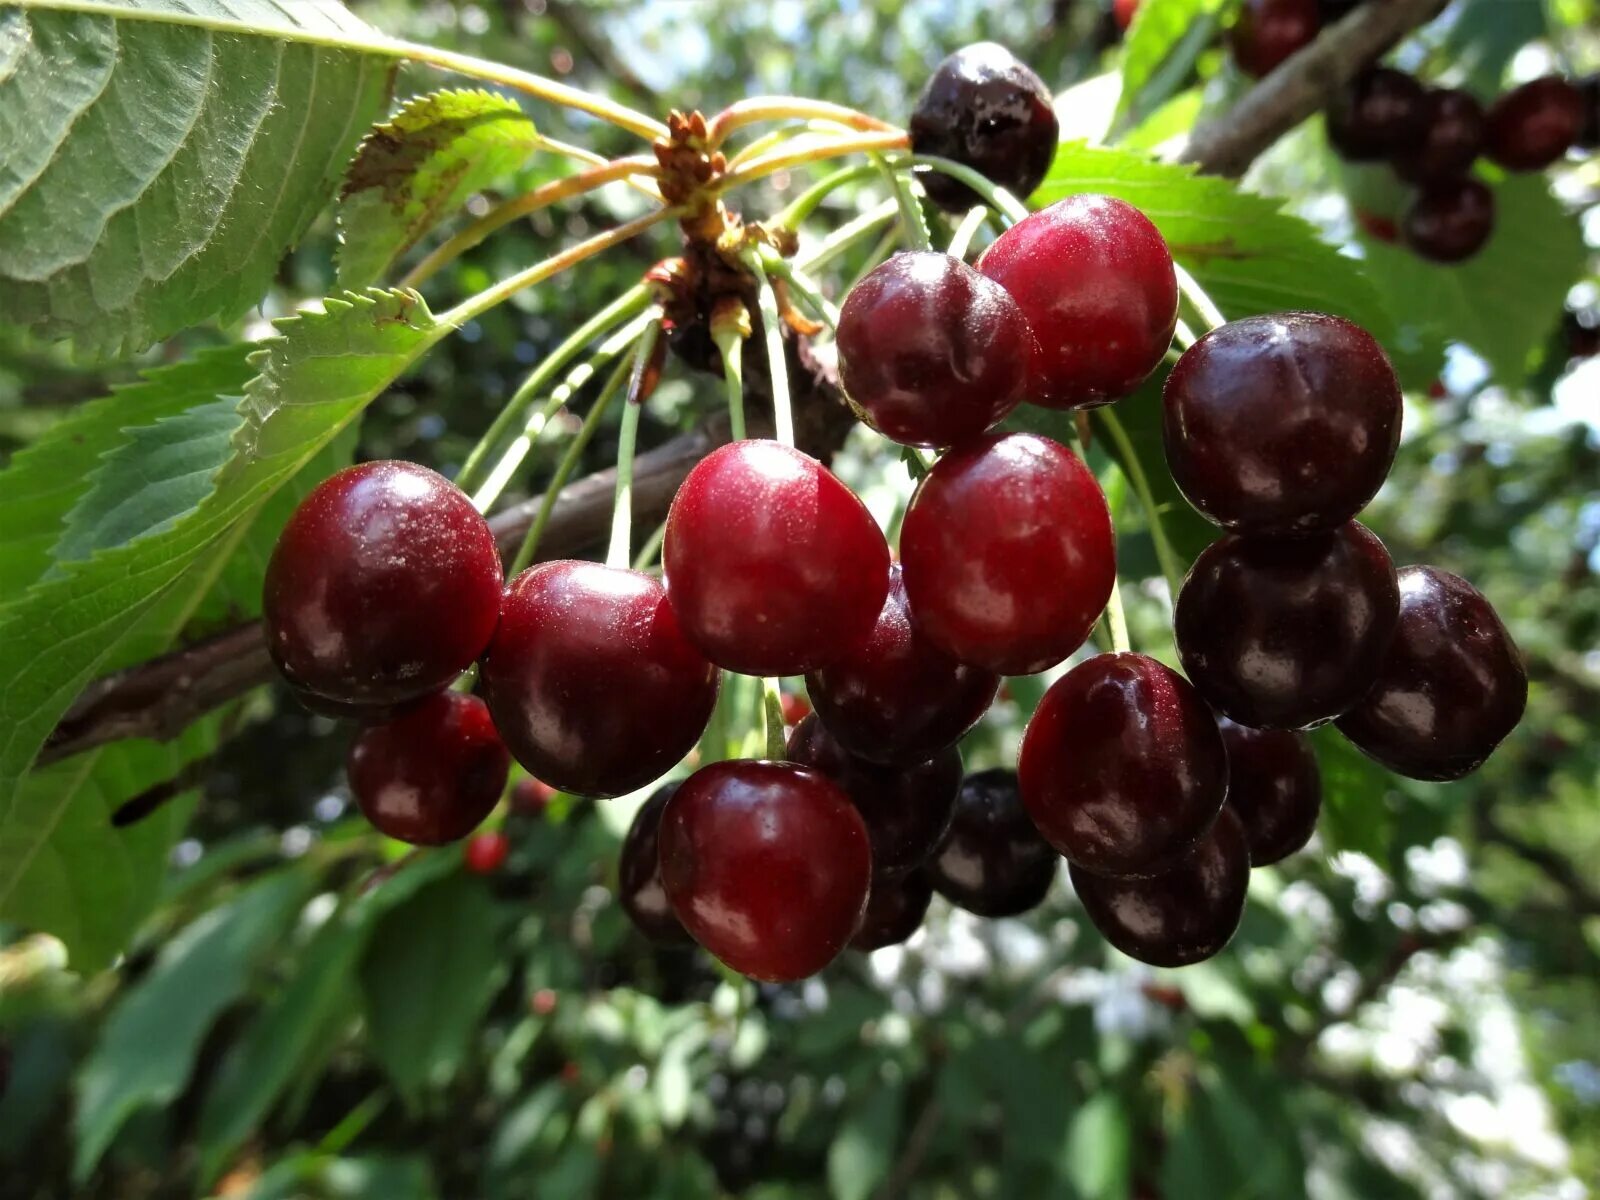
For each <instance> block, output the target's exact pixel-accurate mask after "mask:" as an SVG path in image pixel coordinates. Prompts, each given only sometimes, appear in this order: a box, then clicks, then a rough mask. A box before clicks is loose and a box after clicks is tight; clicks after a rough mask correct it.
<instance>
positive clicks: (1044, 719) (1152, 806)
mask: <svg viewBox="0 0 1600 1200" xmlns="http://www.w3.org/2000/svg"><path fill="white" fill-rule="evenodd" d="M1017 778H1018V780H1019V781H1020V783H1021V786H1022V799H1023V803H1025V804H1026V805H1027V806H1028V815H1029V816H1030V817H1032V818H1033V823H1034V824H1035V825H1037V826H1038V827H1039V832H1040V833H1042V834H1044V836H1045V840H1046V841H1048V842H1049V843H1050V844H1051V845H1052V846H1054V847H1055V848H1056V849H1057V850H1058V851H1060V853H1061V854H1062V855H1064V856H1065V857H1066V858H1067V859H1068V861H1070V862H1073V863H1075V864H1077V865H1078V866H1080V867H1082V868H1084V869H1085V870H1088V871H1094V872H1096V873H1098V874H1102V875H1153V874H1155V873H1157V872H1159V871H1162V870H1165V869H1166V868H1168V867H1170V866H1171V865H1172V864H1173V863H1174V862H1175V861H1177V860H1178V859H1179V858H1181V857H1182V856H1183V855H1184V854H1185V853H1187V852H1188V851H1189V850H1190V849H1192V848H1193V847H1194V845H1195V843H1196V842H1198V841H1199V840H1200V838H1201V836H1202V835H1204V833H1205V831H1206V830H1207V829H1209V828H1210V827H1211V822H1212V821H1214V820H1215V819H1216V816H1217V812H1218V810H1219V809H1221V808H1222V802H1223V799H1224V797H1225V796H1226V794H1227V790H1228V756H1227V752H1226V751H1225V750H1224V749H1223V745H1222V735H1221V734H1220V733H1218V732H1217V723H1216V720H1215V719H1214V718H1213V717H1212V715H1211V710H1210V709H1208V708H1207V707H1206V706H1205V702H1204V701H1202V700H1201V699H1200V696H1199V695H1198V693H1196V692H1195V690H1194V688H1192V687H1190V686H1189V684H1188V682H1187V681H1186V680H1185V679H1184V678H1183V677H1182V676H1181V675H1179V674H1178V673H1177V672H1176V671H1174V670H1172V669H1171V668H1170V667H1166V666H1163V665H1162V664H1161V663H1159V662H1157V661H1156V660H1155V659H1153V658H1150V657H1148V656H1147V655H1143V654H1127V653H1123V654H1101V655H1098V656H1096V657H1094V658H1091V659H1090V660H1089V661H1088V662H1084V663H1079V664H1078V665H1077V666H1076V667H1074V668H1072V670H1070V671H1068V672H1067V673H1066V674H1065V675H1063V676H1062V677H1061V678H1060V679H1059V680H1057V681H1056V682H1055V683H1054V684H1053V685H1052V686H1051V688H1050V690H1049V691H1047V692H1046V693H1045V694H1044V699H1043V700H1041V701H1040V702H1039V707H1038V709H1037V710H1036V711H1035V712H1034V714H1033V719H1032V720H1031V721H1029V722H1028V728H1027V731H1026V732H1025V733H1024V734H1023V737H1022V752H1021V754H1020V756H1019V757H1018V760H1017Z"/></svg>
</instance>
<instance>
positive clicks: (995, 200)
mask: <svg viewBox="0 0 1600 1200" xmlns="http://www.w3.org/2000/svg"><path fill="white" fill-rule="evenodd" d="M911 163H912V165H913V166H918V167H931V168H932V169H933V170H935V171H938V172H939V173H940V174H942V175H948V176H950V178H952V179H954V180H956V181H957V182H960V183H964V184H966V185H967V186H968V187H969V188H971V189H972V190H973V191H975V192H977V193H978V195H979V196H980V197H982V198H983V201H984V203H985V204H987V205H988V206H989V207H990V208H992V209H994V210H995V212H997V213H999V214H1000V215H1001V216H1002V217H1004V218H1006V221H1007V222H1008V223H1009V224H1012V225H1015V224H1016V223H1017V222H1018V221H1020V220H1022V218H1023V217H1025V216H1027V215H1028V208H1027V205H1025V204H1023V203H1022V201H1020V200H1018V199H1017V198H1016V197H1015V196H1013V195H1012V194H1011V193H1010V192H1008V191H1006V189H1005V188H1003V187H998V186H996V185H995V184H994V183H993V182H991V181H990V180H988V179H985V178H984V177H983V176H982V175H980V174H978V172H976V171H974V170H973V169H972V168H971V167H969V166H966V165H964V164H962V163H958V162H956V161H954V160H953V159H949V158H938V157H936V156H935V155H932V154H913V155H911Z"/></svg>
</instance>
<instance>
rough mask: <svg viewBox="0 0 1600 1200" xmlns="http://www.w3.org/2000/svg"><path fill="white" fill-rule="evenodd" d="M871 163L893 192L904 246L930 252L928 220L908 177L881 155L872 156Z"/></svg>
mask: <svg viewBox="0 0 1600 1200" xmlns="http://www.w3.org/2000/svg"><path fill="white" fill-rule="evenodd" d="M872 161H873V163H874V164H875V165H876V166H877V167H878V169H879V170H881V171H882V172H883V174H884V178H886V179H887V180H888V181H889V187H890V188H891V189H893V191H894V199H895V203H896V204H898V205H899V206H900V223H901V224H902V225H903V226H904V227H905V230H904V232H905V239H906V244H907V245H909V246H910V247H911V249H913V250H931V249H932V248H933V237H932V235H931V234H929V233H928V218H927V216H926V214H924V213H923V211H922V201H920V200H919V199H917V193H916V191H915V189H914V188H913V187H912V184H911V178H910V176H909V175H908V174H906V173H905V172H902V171H896V170H895V169H894V168H892V167H891V166H889V164H888V163H887V162H885V161H884V159H883V156H882V155H878V154H874V155H873V156H872Z"/></svg>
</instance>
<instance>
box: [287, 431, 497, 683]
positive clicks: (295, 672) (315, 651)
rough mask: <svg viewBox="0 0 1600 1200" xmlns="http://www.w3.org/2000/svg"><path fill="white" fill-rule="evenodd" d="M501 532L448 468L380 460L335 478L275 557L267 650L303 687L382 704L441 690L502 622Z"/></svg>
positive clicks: (303, 509) (291, 526) (320, 488)
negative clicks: (492, 530)
mask: <svg viewBox="0 0 1600 1200" xmlns="http://www.w3.org/2000/svg"><path fill="white" fill-rule="evenodd" d="M503 582H504V579H503V576H502V574H501V569H500V555H499V553H498V552H497V551H496V549H495V544H494V535H493V534H491V533H490V532H489V526H488V524H487V522H485V521H484V519H483V517H482V516H481V515H480V514H479V513H478V511H477V510H476V509H475V508H473V507H472V502H471V501H470V500H468V499H467V497H466V496H465V495H464V494H463V493H462V492H461V491H460V489H458V488H457V487H456V486H455V485H454V484H452V483H451V482H450V481H449V480H448V479H446V478H445V477H444V476H443V475H440V474H437V473H436V472H434V471H430V470H428V469H427V468H426V467H419V466H417V465H416V464H414V463H405V462H370V463H363V464H361V465H360V466H355V467H347V468H346V469H345V470H343V471H340V472H339V473H338V474H337V475H333V476H331V477H330V478H328V479H325V480H324V481H323V482H322V483H320V484H318V485H317V486H316V488H314V489H313V490H312V492H311V494H310V495H309V496H307V497H306V498H305V499H304V500H303V501H301V503H300V507H298V508H297V509H295V511H294V514H293V515H292V516H291V517H290V518H289V523H288V524H287V525H286V526H284V530H283V533H282V534H281V535H280V536H279V538H278V544H277V547H276V548H275V549H274V550H273V552H272V560H271V562H269V563H268V564H267V577H266V586H265V588H264V590H263V596H262V605H263V609H264V615H265V619H266V627H267V648H268V650H270V651H271V653H272V658H273V661H274V662H276V663H277V664H278V669H279V670H280V671H282V672H283V674H284V676H285V677H286V678H287V679H288V680H289V682H290V683H291V684H292V685H293V686H294V687H295V689H296V690H297V691H299V692H301V693H309V694H311V695H312V696H314V697H319V698H322V699H324V700H329V701H334V702H336V703H338V704H344V705H355V706H361V707H364V708H381V707H383V706H385V705H393V704H398V703H401V702H404V701H407V700H413V699H416V698H417V697H420V696H425V695H427V694H428V693H429V692H437V691H439V690H440V689H441V688H444V687H447V686H449V684H450V682H451V681H452V680H453V679H455V678H456V676H458V675H460V674H461V672H462V671H464V670H466V669H467V668H468V667H469V666H471V665H472V661H473V659H475V658H477V657H478V655H479V654H480V653H481V652H482V650H483V648H484V647H485V646H486V645H488V644H489V638H490V636H491V635H492V634H493V633H494V627H495V622H496V621H498V620H499V619H500V588H501V585H502V583H503Z"/></svg>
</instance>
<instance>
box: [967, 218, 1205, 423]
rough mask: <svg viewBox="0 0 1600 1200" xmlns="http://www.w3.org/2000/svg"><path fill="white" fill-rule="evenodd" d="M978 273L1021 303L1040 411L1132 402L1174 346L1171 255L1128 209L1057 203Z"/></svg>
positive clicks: (1011, 237) (995, 250)
mask: <svg viewBox="0 0 1600 1200" xmlns="http://www.w3.org/2000/svg"><path fill="white" fill-rule="evenodd" d="M978 270H980V271H982V272H983V273H984V274H985V275H987V276H989V278H990V279H993V280H994V281H995V282H996V283H998V284H1000V285H1001V286H1002V287H1003V288H1005V289H1006V291H1008V292H1010V293H1011V295H1012V296H1013V297H1015V299H1016V301H1017V304H1018V305H1019V306H1020V307H1021V309H1022V315H1023V316H1024V317H1026V318H1027V321H1028V325H1029V326H1030V327H1031V328H1032V330H1033V335H1034V339H1035V341H1034V354H1033V358H1032V362H1031V364H1030V370H1029V379H1028V392H1027V398H1028V399H1029V400H1030V401H1032V402H1033V403H1034V404H1042V405H1044V406H1045V407H1047V408H1090V407H1093V406H1095V405H1099V404H1107V403H1109V402H1110V401H1112V400H1116V399H1118V398H1119V397H1122V396H1126V395H1127V394H1128V393H1130V392H1132V391H1133V390H1134V389H1135V388H1136V387H1138V386H1139V385H1140V384H1141V383H1143V382H1144V380H1145V378H1146V377H1147V376H1148V375H1149V374H1150V372H1151V371H1153V370H1155V368H1156V365H1157V364H1158V363H1159V362H1160V361H1161V358H1162V355H1164V354H1166V352H1167V347H1168V346H1170V345H1171V344H1172V331H1173V329H1174V328H1176V326H1177V320H1178V281H1177V276H1176V274H1175V273H1174V272H1173V269H1172V255H1171V254H1170V253H1168V251H1167V244H1166V242H1164V241H1162V240H1161V234H1160V233H1159V232H1157V230H1156V227H1155V226H1154V225H1152V224H1151V223H1150V221H1149V218H1147V217H1146V216H1145V215H1144V214H1143V213H1142V212H1140V211H1139V210H1138V209H1137V208H1134V207H1133V206H1132V205H1131V204H1125V203H1124V202H1123V201H1121V200H1116V199H1113V198H1111V197H1109V196H1090V195H1083V196H1068V197H1067V198H1066V199H1065V200H1058V201H1057V202H1056V203H1054V204H1052V205H1051V206H1050V207H1049V208H1045V209H1041V210H1040V211H1038V212H1036V213H1033V214H1031V215H1030V216H1027V217H1025V218H1023V219H1022V220H1021V221H1018V222H1017V223H1016V224H1015V225H1013V226H1012V227H1011V228H1010V229H1008V230H1006V231H1005V232H1004V233H1003V234H1001V235H1000V236H999V237H998V238H996V239H995V241H994V244H993V245H991V246H990V247H989V248H988V249H987V250H986V251H984V254H983V257H982V258H981V259H979V260H978Z"/></svg>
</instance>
